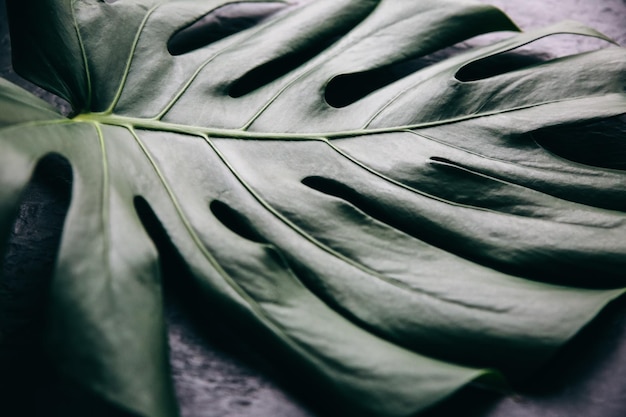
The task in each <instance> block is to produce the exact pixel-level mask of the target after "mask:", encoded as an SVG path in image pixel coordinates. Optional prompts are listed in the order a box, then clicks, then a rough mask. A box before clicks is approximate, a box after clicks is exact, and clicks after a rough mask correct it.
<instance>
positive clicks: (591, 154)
mask: <svg viewBox="0 0 626 417" xmlns="http://www.w3.org/2000/svg"><path fill="white" fill-rule="evenodd" d="M533 138H534V139H535V141H536V142H537V143H538V144H539V145H540V146H541V147H543V148H545V149H546V150H548V151H549V152H552V153H554V154H555V155H558V156H560V157H562V158H565V159H568V160H570V161H573V162H578V163H581V164H585V165H591V166H595V167H600V168H608V169H617V170H621V171H626V116H621V117H613V118H610V119H607V120H603V121H599V122H594V123H588V124H584V125H568V126H560V127H555V128H550V129H542V130H539V131H537V132H535V133H533Z"/></svg>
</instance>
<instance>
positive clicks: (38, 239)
mask: <svg viewBox="0 0 626 417" xmlns="http://www.w3.org/2000/svg"><path fill="white" fill-rule="evenodd" d="M71 189H72V169H71V166H70V164H69V162H68V161H67V159H65V158H64V157H62V156H61V155H59V154H48V155H46V156H44V157H43V158H42V159H40V161H39V162H38V164H37V166H36V168H35V170H34V173H33V175H32V177H31V179H30V181H29V183H28V185H27V186H26V188H25V190H24V191H23V192H22V195H21V201H20V204H19V206H18V208H17V211H16V213H15V215H16V218H15V221H14V222H13V225H12V226H11V231H10V236H9V238H8V242H2V243H6V245H5V246H4V247H3V248H0V249H1V250H0V253H2V255H3V257H2V258H1V259H0V262H1V265H0V386H2V387H5V388H4V389H3V394H4V395H5V397H4V398H5V399H6V401H5V402H4V403H3V407H4V408H5V409H7V410H20V415H31V414H29V413H31V412H32V413H33V414H32V415H35V413H37V415H39V413H40V412H42V411H43V410H42V409H41V404H40V403H39V402H34V403H33V402H32V401H30V399H31V398H32V396H33V395H35V396H37V397H38V398H43V399H44V402H46V401H48V400H49V401H48V402H47V403H46V405H47V407H48V408H47V409H46V413H48V412H49V411H50V410H49V409H50V408H54V407H55V406H56V405H59V404H57V401H56V399H57V397H56V396H50V395H49V393H50V391H51V388H54V389H56V387H57V386H58V385H59V384H58V381H57V380H56V376H53V375H52V369H51V368H50V366H49V365H50V364H48V363H47V362H46V361H45V355H44V352H43V337H42V336H43V332H44V328H45V310H46V299H47V295H48V291H49V286H50V283H51V281H52V274H53V272H54V265H55V259H56V257H57V253H58V251H59V248H60V245H61V235H62V229H63V224H64V222H65V218H66V216H67V212H68V209H69V205H70V200H71V192H72V190H71ZM4 232H8V230H5V231H4ZM5 250H6V251H5ZM35 374H37V375H41V376H42V378H36V379H33V378H32V375H35ZM64 415H65V414H64Z"/></svg>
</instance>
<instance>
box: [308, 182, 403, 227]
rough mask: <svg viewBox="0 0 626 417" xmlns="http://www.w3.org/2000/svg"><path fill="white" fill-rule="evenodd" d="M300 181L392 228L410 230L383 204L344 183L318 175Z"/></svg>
mask: <svg viewBox="0 0 626 417" xmlns="http://www.w3.org/2000/svg"><path fill="white" fill-rule="evenodd" d="M301 182H302V184H304V185H306V186H307V187H309V188H311V189H313V190H316V191H319V192H321V193H324V194H327V195H330V196H333V197H338V198H340V199H342V200H344V201H346V202H348V203H350V204H352V205H353V206H355V207H356V208H358V209H359V210H361V211H362V212H364V213H365V214H367V215H368V216H370V217H372V218H374V219H376V220H378V221H380V222H382V223H385V224H387V225H389V226H391V227H393V228H394V229H398V230H402V231H404V232H405V233H408V234H411V233H410V231H407V230H404V229H405V228H404V227H403V225H402V221H398V220H399V219H396V218H394V216H391V215H390V214H389V213H388V212H386V210H385V207H384V205H383V204H381V203H380V202H378V201H375V200H370V199H367V198H365V197H363V196H362V195H361V194H360V193H359V192H358V191H356V190H354V189H353V188H351V187H349V186H348V185H346V184H343V183H341V182H339V181H336V180H334V179H330V178H324V177H319V176H310V177H306V178H304V179H302V181H301Z"/></svg>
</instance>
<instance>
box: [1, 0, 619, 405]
mask: <svg viewBox="0 0 626 417" xmlns="http://www.w3.org/2000/svg"><path fill="white" fill-rule="evenodd" d="M32 3H33V4H32V5H29V7H28V8H24V7H22V8H19V10H18V8H17V7H15V6H13V7H12V8H10V10H9V11H10V12H12V16H10V17H11V18H12V19H13V23H14V26H13V34H12V35H13V40H14V54H15V65H16V68H17V69H18V71H19V72H20V73H21V74H23V75H24V76H25V77H27V78H28V79H30V80H31V81H33V82H35V83H37V84H39V85H40V86H42V87H44V88H45V89H47V90H49V91H51V92H53V93H55V94H57V95H59V96H61V97H63V98H65V99H66V100H68V101H69V102H70V104H71V106H72V108H73V115H72V116H71V117H69V118H66V117H64V116H62V115H60V114H58V113H57V112H56V111H55V110H53V109H52V108H51V107H49V106H48V105H47V104H45V103H44V102H42V101H40V100H39V99H37V98H35V97H34V96H32V95H30V94H29V93H26V92H25V91H23V90H21V89H19V88H18V87H15V86H13V85H11V84H9V83H8V82H2V84H1V85H0V96H1V100H2V101H1V102H0V103H1V104H0V105H1V108H2V110H1V111H0V124H1V130H0V173H1V175H0V232H1V233H2V241H6V239H7V235H8V233H9V230H10V227H11V224H12V220H13V218H14V216H15V213H16V210H17V207H18V205H19V201H20V195H21V193H22V191H23V190H24V188H25V186H26V184H27V183H28V181H29V178H30V176H31V175H32V173H33V170H34V169H35V167H36V166H37V164H38V161H40V160H42V158H45V157H47V156H49V155H57V156H58V155H60V156H62V157H63V158H65V159H66V160H67V161H68V162H69V164H70V166H71V169H72V175H73V186H72V187H73V188H72V199H71V204H70V208H69V212H68V214H67V218H66V220H65V224H64V230H63V236H62V242H61V247H60V250H59V254H58V259H57V263H56V269H55V272H54V278H53V283H52V288H51V292H50V307H49V314H48V325H47V333H48V349H49V353H50V355H51V358H52V361H53V362H54V364H55V366H57V367H58V369H59V370H60V372H62V373H63V374H64V375H66V376H67V377H69V378H70V379H72V380H74V381H76V382H78V383H79V384H81V385H83V386H84V387H86V388H88V389H89V390H91V391H92V392H94V393H96V394H97V395H100V396H102V397H103V398H105V399H107V400H108V401H111V402H113V403H115V404H117V405H118V406H120V407H122V408H124V409H127V410H130V411H132V412H133V413H135V414H138V415H142V416H150V417H161V416H162V417H165V416H174V415H176V414H177V411H176V409H177V407H176V401H175V399H174V396H173V393H172V388H171V382H170V378H169V377H168V366H167V348H166V342H165V337H164V336H165V331H164V319H163V307H162V300H161V298H162V294H161V282H160V272H159V264H158V259H159V255H158V253H157V251H156V249H155V246H154V244H153V243H152V241H151V239H150V237H149V235H148V233H147V231H146V230H145V229H144V226H143V224H142V217H141V215H140V214H138V213H145V212H149V211H152V213H153V215H154V217H156V218H157V219H158V221H159V222H160V223H161V225H162V227H163V229H164V230H165V232H166V233H167V236H168V239H169V240H170V241H171V243H172V245H173V247H175V248H176V250H177V251H178V252H179V254H180V257H181V259H182V260H183V261H184V263H185V265H186V266H187V267H188V269H189V271H190V272H191V274H190V276H191V278H187V279H192V280H193V283H192V285H193V287H194V288H195V289H196V291H197V293H198V296H199V297H200V298H202V299H203V300H205V303H206V305H205V309H206V314H207V315H208V314H210V315H220V317H222V318H223V320H225V321H227V322H228V323H231V324H232V325H233V326H236V328H237V329H239V330H240V331H244V332H249V334H250V335H251V336H250V339H249V340H251V341H254V343H257V344H260V345H261V344H262V345H263V346H265V349H266V351H271V352H273V353H275V354H276V355H277V357H280V358H281V359H282V360H283V361H284V363H285V366H288V367H290V368H292V369H294V370H295V371H294V372H295V373H298V374H300V375H302V376H301V378H302V380H306V382H307V383H308V384H312V385H313V386H314V387H316V388H317V389H320V390H322V391H323V392H324V395H325V396H326V397H327V398H328V397H329V396H330V398H333V399H334V401H335V402H336V403H337V404H338V405H339V406H340V407H343V409H344V410H345V412H346V413H348V414H346V415H359V416H366V415H375V416H409V415H413V414H415V413H418V412H419V411H421V410H424V409H426V408H427V407H429V406H431V405H433V404H435V403H437V402H438V401H441V400H442V399H444V398H445V397H447V396H449V395H450V394H451V393H453V392H454V391H456V390H458V389H459V388H460V387H462V386H464V385H466V384H480V385H481V386H485V387H492V388H495V389H502V388H504V387H506V386H507V383H508V382H507V381H516V380H519V379H521V378H524V377H527V376H528V375H529V374H530V373H531V372H532V371H533V370H534V369H536V368H537V367H538V366H539V365H541V364H542V363H543V362H545V360H546V359H547V358H548V357H550V356H551V355H552V354H553V353H554V352H555V350H556V349H557V348H559V347H560V346H561V345H562V344H563V343H565V342H566V341H567V340H568V339H570V338H571V337H572V336H573V335H574V334H576V333H577V332H578V331H579V330H580V329H581V328H582V327H583V326H584V325H585V324H586V323H588V322H589V321H590V320H591V319H592V318H593V317H594V316H595V315H596V314H597V313H598V311H599V310H601V309H602V308H603V307H604V306H605V305H606V304H607V303H608V302H609V301H611V300H612V299H614V298H615V297H617V296H618V295H620V294H621V293H622V290H621V289H620V286H623V285H624V283H625V279H624V278H625V274H624V271H625V270H626V214H625V213H624V212H625V211H626V203H625V202H626V187H624V184H625V183H626V174H625V173H624V172H623V171H621V170H619V169H616V168H614V167H613V168H611V167H608V168H607V167H592V166H587V165H584V164H581V163H579V162H572V161H570V160H567V159H565V158H562V157H559V156H557V155H555V154H552V153H550V152H548V151H546V149H545V148H544V147H543V146H540V145H539V144H538V143H537V142H536V141H535V140H534V139H533V136H532V135H531V134H529V133H532V132H534V131H536V130H537V129H540V128H544V127H548V126H557V125H563V124H570V123H573V122H579V121H587V120H594V119H599V118H603V117H608V116H613V115H618V114H620V113H624V112H626V93H625V87H626V51H625V50H624V49H621V48H619V47H617V46H609V47H607V48H605V49H602V50H598V51H595V52H590V53H585V54H580V55H575V56H569V57H566V58H560V59H554V60H551V61H548V62H546V63H543V64H536V65H530V66H527V67H524V68H516V69H514V70H511V71H508V72H504V73H493V72H492V73H489V72H488V73H486V74H483V75H480V76H477V75H476V73H475V71H473V68H474V67H476V66H477V65H481V64H484V63H486V62H488V60H489V59H490V58H491V57H494V56H497V55H500V54H503V53H504V52H506V51H510V50H512V49H515V48H517V47H520V46H521V45H524V44H527V43H529V42H532V41H534V40H537V39H539V38H542V37H545V36H548V35H551V34H555V33H574V34H580V35H586V36H593V37H599V38H602V35H601V34H599V33H597V32H595V31H593V30H591V29H588V28H585V27H582V26H581V25H578V24H576V23H562V24H558V25H556V26H554V27H550V28H547V29H544V30H539V31H537V32H533V33H517V34H511V35H510V36H509V37H506V38H504V39H503V40H500V41H497V42H496V41H494V42H493V43H491V44H488V45H487V46H483V47H479V48H475V49H470V50H467V51H465V52H463V53H460V54H458V55H455V56H453V57H451V58H448V59H443V60H440V61H439V62H436V63H432V65H428V66H425V67H423V68H414V69H415V70H414V71H412V72H411V71H408V72H405V73H400V74H398V75H397V76H396V77H395V78H392V79H388V80H387V81H385V82H377V83H374V84H369V82H370V80H373V79H376V77H375V76H376V75H377V74H383V73H386V72H393V71H394V69H395V68H396V66H395V64H396V63H398V62H402V61H406V60H409V59H412V58H417V57H424V56H427V55H430V54H432V53H434V52H436V51H438V50H441V49H442V48H445V47H447V46H450V45H453V44H455V43H457V42H460V41H463V40H465V39H468V38H470V37H473V36H475V35H478V34H481V33H484V32H491V31H515V30H516V27H515V25H514V24H513V23H512V22H511V21H510V20H509V19H508V18H507V17H506V16H505V15H504V14H503V13H502V12H500V11H499V10H497V9H495V8H493V7H491V6H487V5H482V4H478V3H474V2H471V1H465V0H421V1H401V0H318V1H310V2H302V3H300V4H295V3H294V4H283V6H284V7H282V8H280V10H279V11H277V12H276V13H275V14H274V15H273V16H272V17H271V18H269V19H266V20H264V21H263V22H261V23H259V24H257V25H255V26H253V27H251V28H248V29H246V30H242V31H241V32H239V33H236V34H233V35H231V36H226V37H223V38H222V39H213V40H212V41H211V42H209V40H207V41H206V42H201V44H195V45H190V44H188V43H186V41H185V40H184V39H183V40H182V41H181V37H180V36H178V35H180V34H183V33H185V30H187V29H185V28H187V27H188V26H190V25H192V24H193V23H194V22H197V21H199V19H202V18H203V17H204V16H206V15H207V14H208V13H209V12H211V11H214V10H216V9H218V8H220V7H222V6H225V5H227V4H228V3H234V2H228V1H223V0H196V1H192V0H187V1H163V0H159V1H157V0H133V1H131V0H119V1H117V2H112V3H109V2H103V1H96V0H37V1H34V2H32ZM25 9H27V14H26V12H25V11H24V10H25ZM276 10H278V8H276ZM181 30H183V31H182V32H181ZM181 42H182V44H181ZM194 42H195V41H194ZM207 42H209V43H208V44H207V45H204V43H207ZM355 91H356V92H355ZM338 92H340V93H338ZM337 97H339V98H337ZM544 140H547V143H549V137H548V138H547V139H545V138H544ZM144 221H145V219H144Z"/></svg>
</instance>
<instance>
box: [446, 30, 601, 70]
mask: <svg viewBox="0 0 626 417" xmlns="http://www.w3.org/2000/svg"><path fill="white" fill-rule="evenodd" d="M607 44H609V42H607V41H605V40H601V39H597V38H591V37H588V36H582V35H568V34H556V35H551V36H547V37H544V38H541V39H537V40H535V41H533V42H530V43H528V44H526V45H523V46H520V47H519V48H515V49H512V50H510V51H506V52H502V53H499V54H495V55H491V56H488V57H486V58H483V59H479V60H476V61H474V62H470V63H469V64H467V65H464V66H463V67H461V68H460V69H459V70H458V71H457V72H456V74H455V78H456V79H457V80H459V81H461V82H472V81H479V80H485V79H488V78H492V77H496V76H498V75H503V74H506V73H509V72H513V71H519V70H523V69H526V68H530V67H533V66H536V65H540V64H544V63H547V62H549V61H554V60H556V59H559V58H565V57H568V56H574V55H578V54H581V53H584V52H589V51H593V50H597V49H600V48H601V47H603V46H606V45H607Z"/></svg>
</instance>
